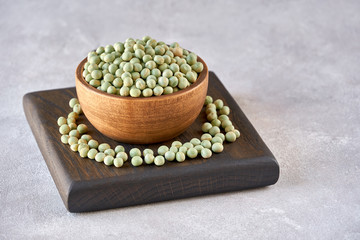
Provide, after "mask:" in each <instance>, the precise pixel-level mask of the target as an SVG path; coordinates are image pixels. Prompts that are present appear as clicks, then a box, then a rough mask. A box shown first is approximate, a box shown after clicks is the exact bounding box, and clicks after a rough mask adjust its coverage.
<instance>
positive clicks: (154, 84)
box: [146, 75, 156, 89]
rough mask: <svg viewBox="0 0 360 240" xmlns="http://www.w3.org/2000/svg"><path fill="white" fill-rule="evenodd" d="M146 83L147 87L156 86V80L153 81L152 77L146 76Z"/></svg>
mask: <svg viewBox="0 0 360 240" xmlns="http://www.w3.org/2000/svg"><path fill="white" fill-rule="evenodd" d="M150 76H152V75H150ZM150 76H149V77H150ZM146 85H147V86H148V87H149V88H151V89H153V88H155V87H156V81H155V80H154V79H152V78H147V79H146Z"/></svg>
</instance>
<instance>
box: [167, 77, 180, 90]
mask: <svg viewBox="0 0 360 240" xmlns="http://www.w3.org/2000/svg"><path fill="white" fill-rule="evenodd" d="M178 83H179V80H178V78H177V77H175V76H172V77H170V78H169V85H170V86H171V87H173V88H174V87H176V86H177V85H178Z"/></svg>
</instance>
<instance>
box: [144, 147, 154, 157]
mask: <svg viewBox="0 0 360 240" xmlns="http://www.w3.org/2000/svg"><path fill="white" fill-rule="evenodd" d="M146 154H152V155H154V151H153V150H151V149H150V148H145V149H144V151H143V155H144V156H145V155H146Z"/></svg>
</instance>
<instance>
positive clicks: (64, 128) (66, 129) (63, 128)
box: [59, 124, 70, 135]
mask: <svg viewBox="0 0 360 240" xmlns="http://www.w3.org/2000/svg"><path fill="white" fill-rule="evenodd" d="M59 132H60V133H61V134H63V135H65V134H68V133H69V132H70V127H69V126H68V125H67V124H63V125H61V126H60V128H59Z"/></svg>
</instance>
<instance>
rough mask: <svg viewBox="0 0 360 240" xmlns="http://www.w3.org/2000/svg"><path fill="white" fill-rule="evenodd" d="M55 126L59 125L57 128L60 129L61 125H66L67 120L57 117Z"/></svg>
mask: <svg viewBox="0 0 360 240" xmlns="http://www.w3.org/2000/svg"><path fill="white" fill-rule="evenodd" d="M57 124H58V125H59V127H61V125H64V124H67V120H66V118H64V117H59V118H58V120H57Z"/></svg>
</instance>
